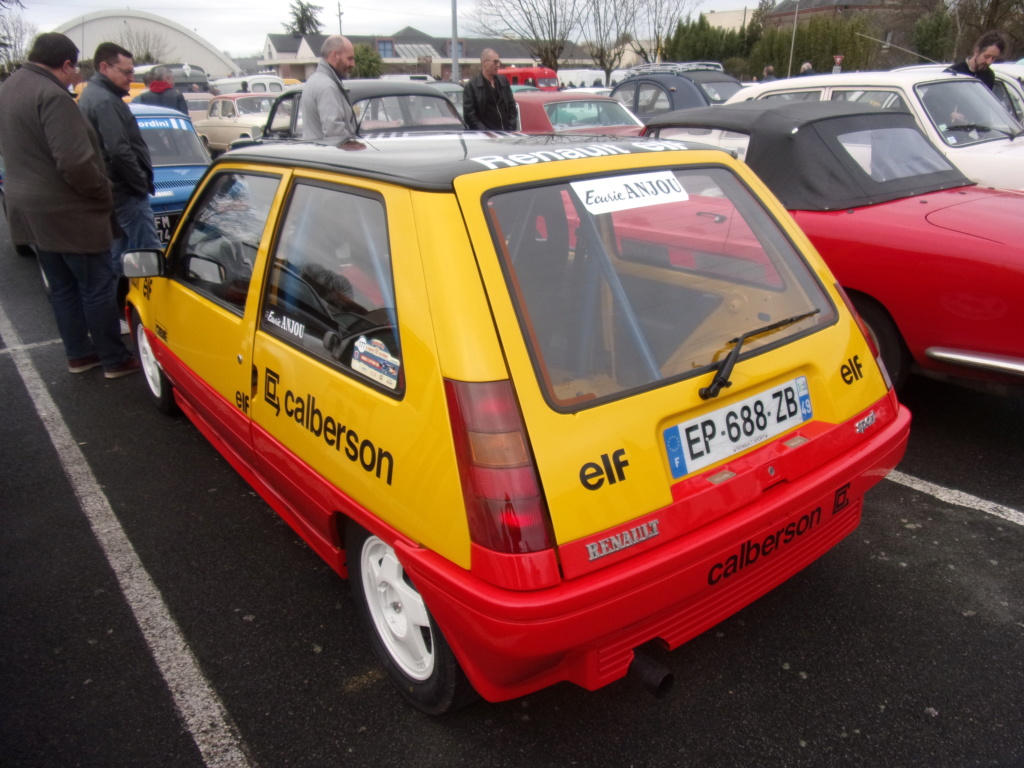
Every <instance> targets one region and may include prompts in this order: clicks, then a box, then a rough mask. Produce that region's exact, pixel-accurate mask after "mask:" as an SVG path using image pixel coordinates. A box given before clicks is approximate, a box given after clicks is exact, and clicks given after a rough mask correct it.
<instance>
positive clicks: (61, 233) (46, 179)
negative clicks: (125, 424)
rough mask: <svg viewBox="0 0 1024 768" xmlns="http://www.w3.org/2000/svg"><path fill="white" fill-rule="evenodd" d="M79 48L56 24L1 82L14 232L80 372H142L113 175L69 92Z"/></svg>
mask: <svg viewBox="0 0 1024 768" xmlns="http://www.w3.org/2000/svg"><path fill="white" fill-rule="evenodd" d="M78 80H79V75H78V49H77V48H76V47H75V44H74V43H73V42H72V41H71V40H70V39H69V38H68V37H67V36H65V35H62V34H60V33H58V32H47V33H45V34H42V35H39V36H38V37H37V38H36V39H35V40H34V41H33V43H32V49H31V50H30V51H29V54H28V61H27V62H26V63H25V64H24V65H23V66H22V67H21V68H20V69H19V70H18V71H17V72H15V73H14V74H13V75H11V77H10V78H9V79H8V80H7V82H5V83H4V84H3V86H0V153H2V154H3V156H4V159H5V163H6V168H5V173H6V179H5V184H4V188H5V195H6V201H7V220H8V225H9V227H10V233H11V239H12V240H13V241H14V242H15V243H16V244H24V245H32V246H34V247H35V249H36V252H37V254H38V257H39V264H40V266H41V267H42V270H43V274H45V275H46V279H47V282H48V283H49V285H50V306H51V307H52V308H53V314H54V317H55V319H56V321H57V330H58V331H59V332H60V337H61V340H62V341H63V342H64V352H65V354H66V355H67V359H68V370H69V371H70V372H71V373H84V372H86V371H88V370H91V369H93V368H96V367H98V366H103V370H104V373H105V375H106V378H108V379H116V378H120V377H121V376H126V375H128V374H130V373H135V372H136V371H138V370H139V363H138V360H137V358H136V357H135V356H134V355H133V354H132V353H131V351H129V350H128V349H127V347H125V345H124V342H123V341H122V340H121V334H120V330H119V328H118V314H117V306H116V304H115V298H114V297H115V287H116V285H117V279H116V277H115V275H114V272H113V270H112V268H111V260H110V240H111V223H110V219H111V209H112V205H113V199H112V196H111V189H110V181H109V180H108V179H107V175H106V172H105V169H104V167H103V158H102V155H101V152H100V146H99V142H98V141H97V138H96V133H95V131H93V129H92V126H91V125H90V124H89V123H88V121H87V120H85V118H83V117H82V113H81V112H79V111H78V109H77V108H76V107H75V101H74V98H73V97H72V95H71V93H70V92H69V91H68V88H70V87H71V86H72V85H74V84H75V83H77V82H78Z"/></svg>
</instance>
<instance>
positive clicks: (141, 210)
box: [111, 195, 164, 275]
mask: <svg viewBox="0 0 1024 768" xmlns="http://www.w3.org/2000/svg"><path fill="white" fill-rule="evenodd" d="M114 212H115V215H116V216H117V223H118V225H119V226H120V227H121V231H122V232H124V236H123V237H117V238H114V243H113V246H112V247H111V256H112V257H113V263H114V274H116V275H122V274H124V270H123V269H122V267H121V254H122V253H124V252H125V251H132V250H135V249H136V248H163V247H164V246H163V244H162V243H161V242H160V236H159V235H158V234H157V233H156V222H154V221H153V209H152V207H150V205H149V196H148V195H147V196H146V197H126V198H123V199H119V200H118V201H117V203H116V205H115V206H114Z"/></svg>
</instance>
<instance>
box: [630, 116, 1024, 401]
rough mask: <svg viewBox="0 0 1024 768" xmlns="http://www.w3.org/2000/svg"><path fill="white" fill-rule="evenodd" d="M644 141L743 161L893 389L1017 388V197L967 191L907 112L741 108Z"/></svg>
mask: <svg viewBox="0 0 1024 768" xmlns="http://www.w3.org/2000/svg"><path fill="white" fill-rule="evenodd" d="M645 135H648V136H651V137H659V138H662V139H675V140H683V141H699V142H701V143H708V144H715V145H718V146H722V147H725V148H728V149H731V150H733V151H735V152H736V153H737V154H738V155H739V157H740V158H741V159H745V160H746V162H747V164H748V165H749V166H750V167H751V168H752V169H753V170H754V172H755V173H757V174H758V176H760V177H761V179H762V180H763V181H764V182H765V183H766V184H767V185H768V187H769V188H770V189H771V190H772V192H774V193H775V195H776V197H778V198H779V200H780V202H781V203H782V205H783V206H785V207H786V208H787V209H788V210H789V212H790V213H791V214H792V215H793V217H794V218H795V219H796V221H797V223H798V224H799V225H800V227H801V229H802V230H803V231H804V233H805V234H806V235H807V237H808V238H809V239H810V240H811V242H812V243H813V244H814V246H815V247H816V248H817V249H818V251H819V253H821V255H822V256H823V257H824V258H825V261H826V262H827V263H828V265H829V267H830V268H831V269H832V272H833V273H834V274H835V275H836V277H837V278H838V279H839V282H840V283H841V284H842V286H843V287H844V288H845V289H846V291H847V293H848V294H849V296H850V298H851V299H852V300H853V303H854V305H855V306H856V307H857V309H858V311H859V312H860V314H861V316H862V318H863V319H864V321H865V322H866V324H867V325H868V327H869V329H870V332H871V334H872V335H873V336H874V337H875V340H876V341H877V343H878V346H879V348H880V350H881V353H882V359H883V360H884V362H885V365H886V367H887V368H888V370H889V374H890V376H891V377H892V379H893V381H894V383H896V384H897V386H899V385H901V384H905V383H906V380H907V377H908V375H909V373H910V372H911V370H914V371H917V372H920V373H924V374H928V375H932V376H935V377H939V378H946V379H952V380H957V381H959V382H961V383H967V382H973V383H976V384H982V385H983V386H985V388H987V389H995V390H996V391H1001V392H1004V393H1009V392H1013V393H1019V392H1020V391H1021V390H1020V389H1019V386H1020V385H1021V384H1024V301H1022V300H1021V296H1022V295H1024V236H1022V233H1024V229H1022V226H1024V225H1022V224H1021V222H1022V221H1024V193H1021V192H1011V191H1004V190H995V189H991V188H983V187H979V186H976V185H975V184H973V183H972V182H970V181H968V179H967V178H966V177H964V175H963V174H962V173H961V172H960V171H958V170H957V169H955V168H954V167H953V166H952V165H950V163H949V162H948V161H947V160H946V159H945V158H944V157H943V156H942V155H941V154H940V153H939V152H938V151H937V150H936V149H935V147H933V146H932V145H931V143H930V142H929V141H928V140H927V139H926V138H925V136H924V134H923V133H921V131H920V130H919V129H918V127H917V125H916V123H915V121H914V118H913V117H912V116H911V115H910V114H909V113H905V112H893V111H883V110H880V109H876V108H874V107H870V106H866V105H861V104H857V103H848V102H783V103H779V102H775V101H751V102H743V103H740V104H735V105H728V106H724V107H708V108H702V109H690V110H682V111H678V112H673V113H669V114H666V115H664V116H661V117H659V118H658V119H657V120H654V121H652V122H651V123H649V124H648V128H647V131H646V134H645ZM721 226H723V227H728V226H730V224H729V222H728V221H722V222H721ZM850 376H851V383H852V382H854V381H855V380H856V376H855V374H854V373H851V374H850ZM844 380H845V379H844Z"/></svg>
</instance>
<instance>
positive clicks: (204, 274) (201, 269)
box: [185, 253, 227, 285]
mask: <svg viewBox="0 0 1024 768" xmlns="http://www.w3.org/2000/svg"><path fill="white" fill-rule="evenodd" d="M185 269H186V274H187V275H188V276H189V277H190V278H192V279H194V280H202V281H203V282H204V283H210V284H211V285H223V284H224V283H226V282H227V273H226V272H225V270H224V266H223V265H222V264H221V263H220V262H219V261H214V260H213V259H209V258H207V257H206V256H197V255H196V254H194V253H190V254H189V255H188V256H187V261H186V262H185Z"/></svg>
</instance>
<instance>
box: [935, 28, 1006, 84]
mask: <svg viewBox="0 0 1024 768" xmlns="http://www.w3.org/2000/svg"><path fill="white" fill-rule="evenodd" d="M1005 52H1006V38H1005V37H1004V36H1003V34H1002V32H996V31H991V32H986V33H985V34H983V35H982V36H981V37H979V38H978V41H977V42H976V43H975V44H974V52H973V53H972V54H971V55H970V56H969V57H967V59H965V60H964V61H958V62H957V63H956V64H953V65H951V66H950V67H949V68H947V69H946V71H947V72H958V73H961V74H964V75H973V76H974V77H976V78H978V79H979V80H981V82H983V83H984V84H985V85H987V86H988V89H989V90H990V91H994V90H995V87H996V76H995V73H993V72H992V65H993V64H994V63H995V62H996V60H997V59H999V58H1001V57H1002V55H1003V53H1005Z"/></svg>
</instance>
